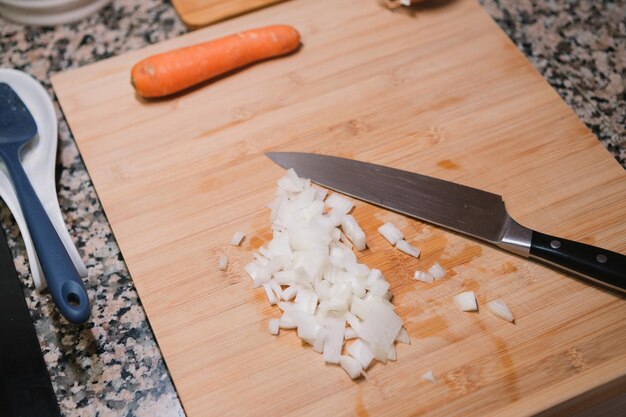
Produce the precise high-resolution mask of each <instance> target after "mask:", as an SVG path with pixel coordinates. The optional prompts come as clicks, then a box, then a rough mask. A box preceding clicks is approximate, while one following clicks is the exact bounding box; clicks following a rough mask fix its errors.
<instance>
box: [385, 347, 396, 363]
mask: <svg viewBox="0 0 626 417" xmlns="http://www.w3.org/2000/svg"><path fill="white" fill-rule="evenodd" d="M387 358H388V359H389V360H390V361H395V360H397V359H398V352H396V345H393V344H392V345H391V346H389V349H387Z"/></svg>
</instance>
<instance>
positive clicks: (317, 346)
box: [313, 327, 326, 353]
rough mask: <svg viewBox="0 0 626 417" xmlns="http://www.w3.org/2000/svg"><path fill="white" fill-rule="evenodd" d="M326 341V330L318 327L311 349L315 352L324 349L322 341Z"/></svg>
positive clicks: (320, 351)
mask: <svg viewBox="0 0 626 417" xmlns="http://www.w3.org/2000/svg"><path fill="white" fill-rule="evenodd" d="M325 341H326V330H324V328H323V327H322V328H320V329H319V330H318V331H317V334H316V335H315V341H314V342H313V350H314V351H315V352H317V353H322V352H323V351H324V342H325Z"/></svg>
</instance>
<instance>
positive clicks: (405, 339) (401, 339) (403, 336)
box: [396, 327, 411, 345]
mask: <svg viewBox="0 0 626 417" xmlns="http://www.w3.org/2000/svg"><path fill="white" fill-rule="evenodd" d="M396 342H398V343H403V344H405V345H410V344H411V340H410V339H409V334H408V333H407V332H406V329H405V328H404V327H403V328H401V329H400V331H399V332H398V335H397V336H396Z"/></svg>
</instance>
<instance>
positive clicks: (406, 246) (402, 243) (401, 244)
mask: <svg viewBox="0 0 626 417" xmlns="http://www.w3.org/2000/svg"><path fill="white" fill-rule="evenodd" d="M396 249H398V250H400V251H402V252H404V253H406V254H407V255H411V256H413V257H415V258H419V256H420V250H419V249H418V248H416V247H414V246H411V244H410V243H409V242H407V241H406V240H404V239H401V240H399V241H398V242H397V243H396Z"/></svg>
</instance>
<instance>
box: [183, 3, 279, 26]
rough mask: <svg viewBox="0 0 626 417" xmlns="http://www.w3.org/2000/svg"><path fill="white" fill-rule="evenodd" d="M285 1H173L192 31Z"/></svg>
mask: <svg viewBox="0 0 626 417" xmlns="http://www.w3.org/2000/svg"><path fill="white" fill-rule="evenodd" d="M281 1H285V0H172V5H173V6H174V8H175V9H176V12H177V13H178V16H180V19H181V20H182V21H183V22H184V23H185V25H187V27H189V28H191V29H197V28H200V27H203V26H206V25H210V24H211V23H215V22H219V21H220V20H224V19H228V18H230V17H233V16H238V15H240V14H243V13H247V12H249V11H252V10H257V9H260V8H262V7H267V6H270V5H272V4H276V3H280V2H281Z"/></svg>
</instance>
